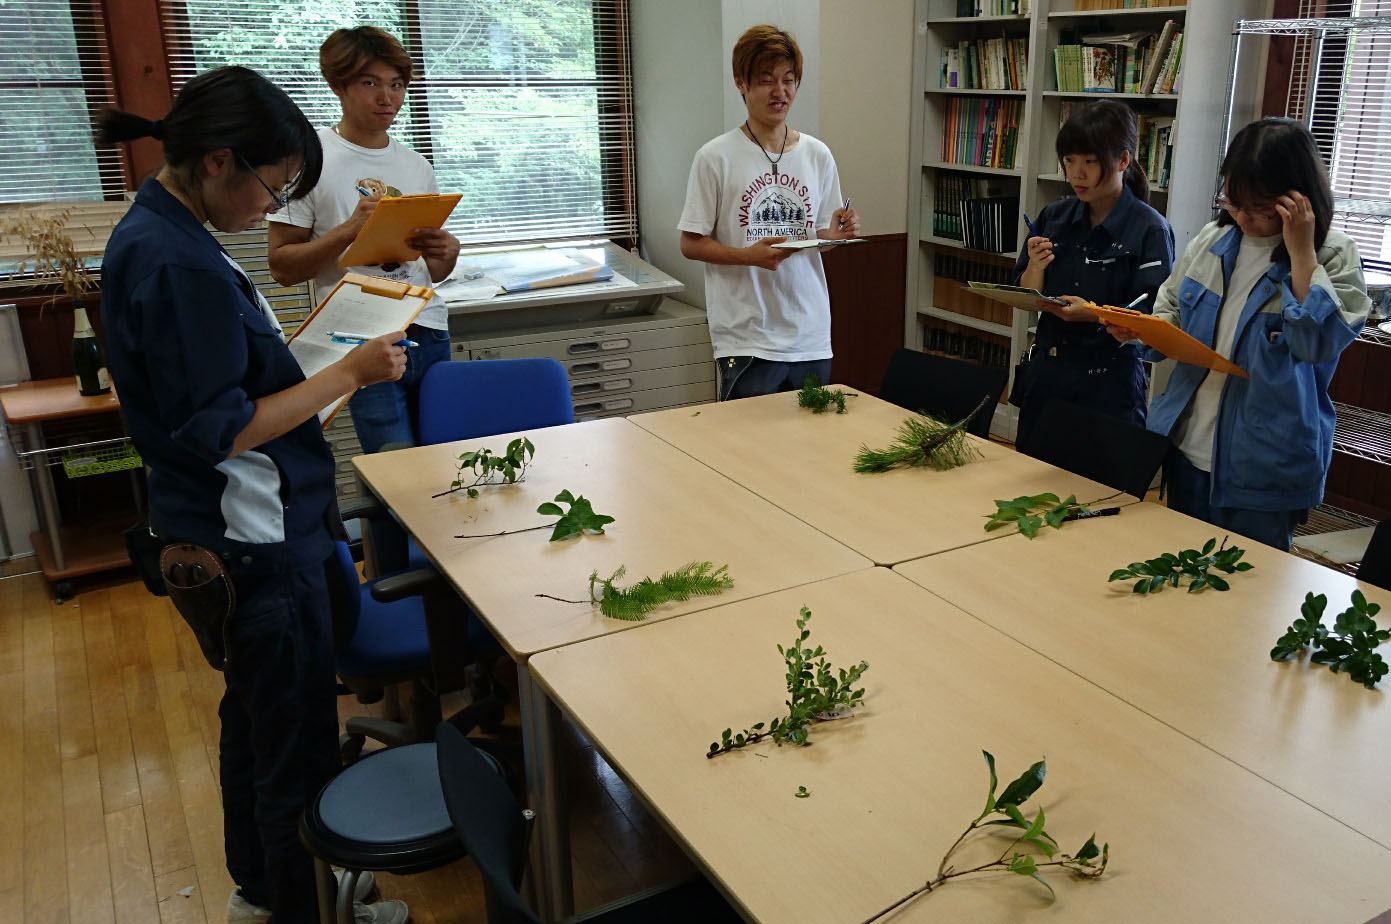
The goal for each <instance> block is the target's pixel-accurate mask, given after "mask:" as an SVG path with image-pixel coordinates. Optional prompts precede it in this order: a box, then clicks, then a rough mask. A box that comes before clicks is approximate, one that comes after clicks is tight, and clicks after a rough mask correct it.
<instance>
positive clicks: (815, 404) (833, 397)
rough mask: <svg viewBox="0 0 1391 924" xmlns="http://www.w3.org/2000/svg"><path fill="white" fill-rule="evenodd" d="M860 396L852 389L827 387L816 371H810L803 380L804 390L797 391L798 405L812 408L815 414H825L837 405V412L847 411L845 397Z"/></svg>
mask: <svg viewBox="0 0 1391 924" xmlns="http://www.w3.org/2000/svg"><path fill="white" fill-rule="evenodd" d="M855 397H858V395H856V394H855V393H854V392H852V391H841V390H840V389H839V388H837V389H835V390H832V389H829V388H825V387H823V386H822V384H821V380H820V379H819V378H817V377H816V375H815V373H808V374H807V377H806V378H805V379H803V380H802V390H801V391H799V392H797V406H798V407H805V408H810V409H811V412H812V413H813V414H824V413H826V411H827V410H829V409H830V408H831V406H832V405H834V406H835V409H836V413H837V414H844V413H845V399H846V398H855Z"/></svg>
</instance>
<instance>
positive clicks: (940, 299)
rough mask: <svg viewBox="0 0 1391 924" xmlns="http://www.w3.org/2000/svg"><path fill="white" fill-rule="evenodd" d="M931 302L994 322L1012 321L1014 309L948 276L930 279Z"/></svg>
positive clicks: (969, 316) (972, 316)
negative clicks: (973, 290)
mask: <svg viewBox="0 0 1391 924" xmlns="http://www.w3.org/2000/svg"><path fill="white" fill-rule="evenodd" d="M1003 269H1004V270H1005V272H1006V273H1010V272H1012V271H1013V270H1012V268H1011V267H1009V266H1006V267H1003ZM1008 282H1009V280H1005V284H1008ZM932 304H934V305H936V306H937V307H938V308H945V309H946V310H948V311H954V312H956V313H957V314H960V315H965V316H966V317H968V318H978V319H979V320H982V321H991V322H993V323H995V324H1005V325H1008V324H1010V323H1012V322H1013V321H1014V309H1013V308H1011V307H1010V306H1009V305H1005V304H1002V303H1001V302H997V301H995V300H994V299H991V298H986V297H985V296H984V295H980V294H977V293H975V292H972V291H971V290H970V289H968V288H967V287H966V286H965V285H964V284H963V283H961V282H959V281H957V280H955V279H952V278H951V277H950V276H937V277H935V278H934V279H933V280H932Z"/></svg>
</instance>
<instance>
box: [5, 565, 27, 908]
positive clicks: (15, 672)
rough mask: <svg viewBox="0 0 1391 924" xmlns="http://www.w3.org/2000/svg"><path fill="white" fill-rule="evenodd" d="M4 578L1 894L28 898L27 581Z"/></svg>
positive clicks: (20, 899)
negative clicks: (25, 732)
mask: <svg viewBox="0 0 1391 924" xmlns="http://www.w3.org/2000/svg"><path fill="white" fill-rule="evenodd" d="M35 581H36V579H34V578H8V579H6V580H3V581H0V703H3V704H4V707H3V708H0V793H3V794H4V795H3V798H0V896H5V895H10V896H13V897H14V899H15V900H14V901H13V902H6V903H5V905H4V906H5V907H7V908H16V907H20V906H21V905H22V904H23V901H24V708H23V706H22V704H23V702H24V614H25V612H26V610H25V607H24V583H25V582H31V583H32V582H35Z"/></svg>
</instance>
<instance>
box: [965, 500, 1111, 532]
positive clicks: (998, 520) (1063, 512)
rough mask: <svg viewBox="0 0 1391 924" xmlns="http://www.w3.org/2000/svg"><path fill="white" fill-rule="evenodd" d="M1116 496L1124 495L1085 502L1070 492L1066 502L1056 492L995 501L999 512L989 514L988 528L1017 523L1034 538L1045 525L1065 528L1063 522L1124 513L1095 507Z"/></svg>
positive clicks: (987, 530)
mask: <svg viewBox="0 0 1391 924" xmlns="http://www.w3.org/2000/svg"><path fill="white" fill-rule="evenodd" d="M1122 493H1123V492H1122ZM1113 497H1120V494H1119V493H1117V494H1112V495H1111V496H1110V497H1103V498H1101V499H1100V500H1094V501H1088V502H1087V503H1085V504H1079V503H1077V495H1076V494H1069V495H1068V496H1067V500H1062V501H1060V500H1058V495H1056V494H1033V495H1029V494H1022V495H1020V496H1019V497H1016V498H1015V499H1014V500H997V501H995V512H994V513H988V514H986V520H985V531H986V532H989V531H990V530H992V529H999V528H1000V527H1001V526H1004V525H1006V524H1007V523H1013V524H1014V525H1015V528H1016V529H1018V530H1019V532H1021V533H1023V534H1024V535H1025V536H1027V537H1029V538H1030V539H1032V538H1034V536H1036V535H1038V531H1039V530H1040V529H1042V528H1043V527H1044V526H1051V527H1053V528H1054V529H1062V526H1063V524H1064V523H1067V522H1069V521H1071V520H1083V519H1087V518H1089V517H1104V516H1111V515H1113V514H1117V513H1120V508H1119V507H1107V508H1105V509H1104V510H1093V509H1091V505H1092V504H1100V503H1104V502H1105V501H1108V500H1111V498H1113Z"/></svg>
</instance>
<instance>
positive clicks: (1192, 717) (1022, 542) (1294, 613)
mask: <svg viewBox="0 0 1391 924" xmlns="http://www.w3.org/2000/svg"><path fill="white" fill-rule="evenodd" d="M1214 537H1215V538H1216V539H1217V540H1218V542H1219V543H1220V542H1221V541H1222V539H1223V533H1222V532H1221V531H1220V530H1218V529H1217V528H1216V527H1214V526H1211V525H1210V524H1207V523H1203V522H1200V521H1198V520H1194V519H1191V518H1189V517H1186V516H1184V515H1182V514H1179V513H1176V512H1174V511H1172V510H1169V509H1168V508H1166V507H1161V506H1159V505H1157V504H1149V503H1146V504H1137V505H1135V506H1133V507H1127V508H1126V509H1124V510H1122V511H1121V513H1120V515H1119V516H1115V517H1109V518H1105V519H1097V520H1088V521H1085V522H1080V523H1069V524H1067V525H1065V526H1064V527H1063V528H1062V529H1061V530H1044V531H1043V532H1042V533H1040V534H1039V536H1038V538H1036V539H1034V540H1032V541H1030V540H1028V539H1025V538H1024V537H1022V536H1019V535H1015V536H1012V537H1010V538H1008V539H1006V540H1004V541H1001V542H992V543H990V545H989V546H988V547H982V548H968V549H958V550H956V551H953V552H949V553H946V554H944V555H940V556H935V557H932V558H924V559H921V560H919V561H914V562H908V563H906V564H903V565H899V566H898V567H897V568H895V570H896V571H898V572H900V573H901V574H903V575H904V576H905V577H908V578H909V579H911V580H913V581H914V582H916V583H918V584H920V585H922V586H923V587H926V588H928V589H929V590H931V591H932V592H933V593H934V594H937V595H938V596H940V597H942V598H944V599H946V600H948V601H950V602H951V603H954V604H956V605H957V606H958V607H960V608H961V609H963V610H965V611H967V612H969V613H971V614H973V615H974V616H976V617H977V618H979V619H981V620H983V621H985V622H986V623H989V624H990V625H992V626H994V627H996V628H997V629H999V630H1000V631H1002V632H1004V633H1005V634H1006V635H1009V636H1010V637H1012V638H1014V639H1017V640H1019V641H1020V642H1022V643H1023V644H1025V645H1027V646H1029V647H1030V648H1032V649H1034V650H1035V651H1037V652H1039V653H1040V654H1042V655H1044V656H1045V657H1047V658H1049V659H1051V660H1053V661H1055V662H1056V663H1058V664H1060V665H1061V666H1063V667H1065V668H1067V669H1068V670H1070V671H1073V672H1074V673H1076V674H1078V675H1079V676H1081V677H1083V678H1085V679H1087V680H1089V681H1091V682H1092V683H1094V684H1096V685H1097V686H1098V687H1101V688H1102V689H1104V690H1108V691H1110V692H1112V693H1114V694H1115V695H1116V696H1119V697H1120V698H1121V699H1123V700H1125V701H1126V702H1128V703H1130V704H1132V705H1133V706H1135V707H1136V708H1138V709H1140V710H1142V711H1144V712H1146V713H1148V714H1149V715H1152V716H1154V717H1155V718H1157V719H1158V720H1159V721H1161V722H1163V723H1165V724H1166V725H1169V726H1171V727H1172V728H1174V729H1177V730H1178V731H1180V732H1182V733H1183V734H1185V735H1187V736H1189V737H1191V738H1192V739H1193V740H1195V741H1197V742H1200V743H1201V744H1203V745H1205V746H1206V747H1208V748H1211V749H1212V750H1213V751H1215V752H1217V753H1219V754H1221V755H1223V756H1224V757H1226V758H1229V759H1230V760H1232V761H1235V762H1236V763H1237V764H1240V765H1241V766H1243V767H1245V768H1247V769H1249V770H1251V771H1252V772H1254V773H1257V774H1259V775H1260V776H1262V777H1264V778H1265V779H1267V780H1270V781H1271V782H1272V783H1274V784H1275V785H1276V786H1279V787H1280V788H1282V789H1284V790H1286V791H1288V792H1290V793H1292V794H1293V795H1295V796H1297V797H1298V798H1300V799H1302V800H1304V801H1305V802H1308V803H1309V804H1311V805H1313V806H1316V807H1317V808H1319V809H1321V810H1322V811H1325V812H1327V813H1328V814H1330V815H1332V816H1333V817H1335V818H1338V819H1339V820H1341V821H1342V822H1343V823H1345V824H1347V825H1348V826H1349V827H1351V828H1354V829H1356V830H1358V831H1361V832H1362V833H1363V834H1365V835H1367V836H1368V837H1370V838H1373V839H1375V840H1376V841H1378V842H1379V843H1381V844H1382V845H1384V846H1388V847H1391V800H1388V799H1386V798H1384V793H1385V790H1386V781H1387V779H1388V770H1387V768H1388V767H1391V695H1389V694H1388V691H1387V689H1386V687H1387V686H1388V684H1387V681H1386V680H1383V681H1382V682H1381V684H1380V685H1379V687H1378V689H1375V690H1368V689H1366V688H1365V687H1363V686H1362V685H1361V684H1357V683H1354V682H1353V681H1352V680H1351V679H1349V678H1348V676H1347V675H1346V674H1334V673H1332V672H1331V671H1329V670H1328V668H1326V667H1323V666H1320V665H1317V664H1311V663H1309V662H1308V661H1307V659H1306V660H1299V661H1290V662H1274V661H1271V660H1270V649H1271V648H1272V647H1273V646H1274V644H1275V642H1276V640H1277V639H1278V638H1279V637H1280V636H1281V635H1283V634H1284V631H1285V628H1286V627H1287V626H1288V625H1289V624H1290V623H1291V622H1293V621H1294V620H1295V619H1296V618H1298V617H1299V615H1300V613H1299V608H1300V604H1301V603H1303V601H1304V594H1305V593H1306V592H1308V591H1313V592H1314V593H1316V594H1318V593H1322V594H1325V595H1327V597H1328V607H1327V609H1326V610H1325V613H1324V623H1325V625H1328V626H1329V627H1330V628H1331V627H1332V625H1333V620H1334V617H1335V615H1336V614H1337V613H1340V612H1342V611H1343V610H1344V609H1346V608H1347V607H1348V605H1349V598H1350V595H1351V593H1352V590H1353V588H1354V587H1360V588H1361V589H1362V591H1363V593H1364V594H1366V596H1367V599H1368V600H1371V601H1373V602H1377V603H1380V604H1381V606H1382V607H1383V610H1382V613H1381V615H1380V616H1379V617H1378V622H1379V624H1380V625H1382V626H1385V625H1386V624H1387V622H1388V619H1391V593H1388V592H1387V591H1384V590H1380V589H1378V588H1375V587H1372V586H1370V585H1367V584H1359V583H1358V582H1357V581H1355V580H1354V579H1352V578H1351V577H1348V576H1347V575H1344V574H1340V573H1338V572H1336V571H1333V570H1332V569H1329V568H1325V567H1323V566H1321V565H1317V564H1314V563H1313V562H1309V561H1305V560H1303V559H1300V558H1296V557H1295V556H1293V555H1288V554H1286V553H1284V552H1280V551H1277V550H1276V549H1273V548H1270V547H1269V546H1265V545H1261V544H1260V543H1258V542H1254V541H1251V540H1246V539H1242V538H1241V537H1239V536H1233V537H1232V539H1231V541H1232V542H1233V543H1234V544H1236V545H1239V546H1240V547H1241V548H1243V549H1245V550H1246V552H1245V555H1244V557H1243V560H1245V561H1249V562H1251V564H1253V565H1254V566H1255V567H1254V569H1252V570H1251V571H1247V572H1244V573H1240V574H1234V575H1230V576H1229V583H1230V585H1231V589H1230V590H1228V591H1226V592H1223V593H1218V592H1216V591H1213V590H1211V589H1210V588H1209V589H1207V590H1203V591H1200V592H1199V593H1194V594H1190V593H1187V592H1186V590H1185V589H1180V590H1175V589H1173V588H1172V587H1169V588H1166V589H1164V590H1162V591H1159V592H1158V593H1155V594H1151V595H1145V596H1142V595H1137V594H1135V593H1133V592H1132V591H1131V586H1132V585H1133V583H1134V582H1133V581H1116V582H1114V583H1108V582H1107V580H1106V579H1107V577H1108V576H1109V575H1110V574H1111V572H1112V571H1114V570H1116V569H1118V568H1125V567H1127V566H1128V565H1129V564H1130V563H1131V562H1135V561H1143V560H1146V559H1150V558H1154V557H1156V556H1158V555H1159V554H1160V553H1162V552H1178V551H1179V550H1181V549H1190V548H1201V547H1202V545H1203V543H1205V542H1206V541H1207V540H1208V539H1209V538H1214ZM1185 588H1186V581H1185ZM1311 920H1312V919H1311Z"/></svg>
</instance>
